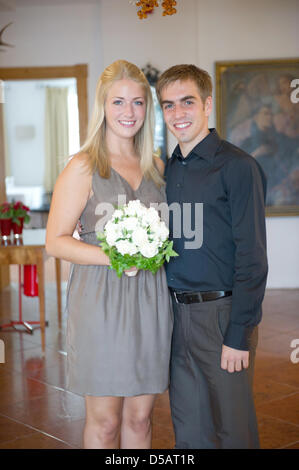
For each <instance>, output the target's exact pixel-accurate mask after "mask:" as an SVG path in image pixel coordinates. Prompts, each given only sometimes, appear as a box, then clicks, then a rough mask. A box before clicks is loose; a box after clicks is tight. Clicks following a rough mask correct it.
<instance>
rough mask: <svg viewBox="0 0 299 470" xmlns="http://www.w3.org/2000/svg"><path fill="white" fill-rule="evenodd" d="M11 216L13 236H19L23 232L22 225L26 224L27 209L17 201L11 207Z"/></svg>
mask: <svg viewBox="0 0 299 470" xmlns="http://www.w3.org/2000/svg"><path fill="white" fill-rule="evenodd" d="M12 206H13V207H12V210H13V216H12V229H13V233H14V234H15V235H17V234H18V235H20V234H21V233H22V232H23V226H24V224H28V222H29V221H30V216H29V215H28V212H29V211H30V209H29V207H27V206H25V204H23V203H22V202H21V201H17V202H15V203H13V205H12Z"/></svg>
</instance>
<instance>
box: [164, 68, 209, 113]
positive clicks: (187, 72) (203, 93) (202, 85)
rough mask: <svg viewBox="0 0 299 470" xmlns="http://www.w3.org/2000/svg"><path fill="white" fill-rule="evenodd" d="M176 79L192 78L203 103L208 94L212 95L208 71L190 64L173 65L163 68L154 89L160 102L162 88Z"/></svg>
mask: <svg viewBox="0 0 299 470" xmlns="http://www.w3.org/2000/svg"><path fill="white" fill-rule="evenodd" d="M177 80H180V81H185V80H193V81H194V82H195V83H196V85H197V88H198V91H199V95H200V97H201V99H202V102H203V103H205V101H206V99H207V97H208V96H212V79H211V76H210V75H209V74H208V72H206V71H205V70H203V69H200V68H199V67H196V65H192V64H190V65H189V64H182V65H174V66H173V67H170V68H169V69H168V70H165V72H163V73H162V75H161V76H160V77H159V79H158V81H157V84H156V91H157V96H158V100H159V102H160V104H161V101H162V99H161V93H162V90H163V88H165V87H166V86H168V85H170V84H171V83H173V82H176V81H177Z"/></svg>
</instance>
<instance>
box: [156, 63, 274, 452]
mask: <svg viewBox="0 0 299 470" xmlns="http://www.w3.org/2000/svg"><path fill="white" fill-rule="evenodd" d="M157 94H158V97H159V101H160V104H161V106H162V109H163V113H164V118H165V122H166V124H167V127H168V129H169V130H170V131H171V132H172V133H173V134H174V136H175V137H176V138H177V140H178V145H177V147H176V148H175V150H174V152H173V155H172V157H171V158H170V160H169V161H168V164H167V167H166V172H165V174H166V181H167V199H168V204H169V205H170V209H171V204H172V203H176V204H174V205H176V207H177V205H178V204H179V207H180V209H181V222H180V223H179V224H178V220H177V217H178V211H174V213H173V217H170V234H171V236H172V238H173V241H174V249H175V250H176V252H177V253H178V254H179V256H178V257H176V258H172V260H171V261H170V262H169V264H167V266H166V269H167V277H168V283H169V287H170V290H171V292H172V298H173V306H174V316H175V323H174V333H173V343H172V359H171V381H170V404H171V411H172V419H173V424H174V429H175V437H176V448H177V449H178V448H183V449H186V448H195V449H203V448H209V449H211V448H213V449H215V448H218V449H219V448H220V449H224V448H234V449H236V448H258V447H259V438H258V430H257V422H256V415H255V408H254V402H253V397H252V378H253V365H254V356H255V349H256V345H257V324H258V323H259V322H260V320H261V315H262V314H261V303H262V300H263V297H264V292H265V285H266V277H267V270H268V266H267V257H266V234H265V211H264V201H265V192H266V180H265V176H264V173H263V172H262V170H261V168H260V166H259V165H258V164H257V163H256V161H255V160H254V158H253V157H251V156H250V155H248V154H246V153H245V152H243V151H242V150H241V149H239V148H237V147H235V146H233V145H232V144H230V143H229V142H226V141H224V140H222V139H221V138H220V137H219V135H218V134H217V132H216V130H215V129H209V128H208V118H209V115H210V113H211V110H212V97H211V96H212V82H211V78H210V76H209V74H208V73H207V72H205V71H204V70H201V69H199V68H197V67H196V66H194V65H177V66H174V67H171V68H170V69H169V70H167V71H166V72H164V73H163V74H162V76H161V77H160V78H159V80H158V83H157ZM190 208H191V210H190ZM170 213H171V211H170ZM170 215H172V214H170ZM188 217H189V218H190V221H189V222H190V223H191V227H190V223H189V222H188ZM190 228H192V229H193V234H195V237H196V236H197V239H198V238H199V237H198V233H199V231H200V232H201V239H202V243H198V242H197V243H192V241H190V232H191V230H190ZM195 237H194V239H195ZM193 241H194V240H193Z"/></svg>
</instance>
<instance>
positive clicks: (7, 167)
mask: <svg viewBox="0 0 299 470" xmlns="http://www.w3.org/2000/svg"><path fill="white" fill-rule="evenodd" d="M2 118H3V144H4V162H5V176H11V164H10V156H9V147H8V135H7V121H6V119H5V104H4V105H3V106H2Z"/></svg>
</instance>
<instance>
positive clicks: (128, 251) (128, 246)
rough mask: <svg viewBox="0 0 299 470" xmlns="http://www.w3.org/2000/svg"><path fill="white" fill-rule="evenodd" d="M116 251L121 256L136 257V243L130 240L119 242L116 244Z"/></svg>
mask: <svg viewBox="0 0 299 470" xmlns="http://www.w3.org/2000/svg"><path fill="white" fill-rule="evenodd" d="M115 246H116V249H117V251H118V252H119V253H120V254H121V255H131V256H132V255H135V253H137V251H138V250H137V247H136V245H134V243H131V242H129V241H128V240H119V241H118V242H117V243H116V244H115Z"/></svg>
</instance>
